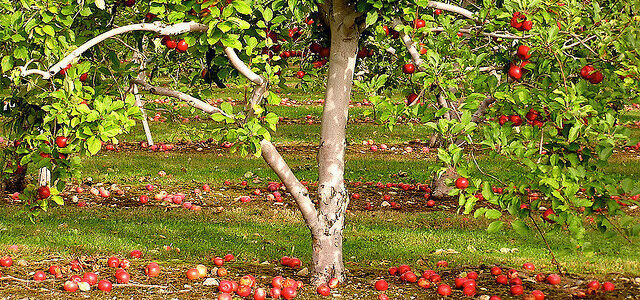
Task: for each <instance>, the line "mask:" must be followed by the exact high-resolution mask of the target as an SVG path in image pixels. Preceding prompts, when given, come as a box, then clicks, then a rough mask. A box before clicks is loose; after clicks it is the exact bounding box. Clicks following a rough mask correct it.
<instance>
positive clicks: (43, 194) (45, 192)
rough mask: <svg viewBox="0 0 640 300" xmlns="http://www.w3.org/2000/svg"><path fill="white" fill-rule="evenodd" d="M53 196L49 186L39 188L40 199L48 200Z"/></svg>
mask: <svg viewBox="0 0 640 300" xmlns="http://www.w3.org/2000/svg"><path fill="white" fill-rule="evenodd" d="M49 196H51V190H50V189H49V187H48V186H41V187H39V188H38V199H47V198H49Z"/></svg>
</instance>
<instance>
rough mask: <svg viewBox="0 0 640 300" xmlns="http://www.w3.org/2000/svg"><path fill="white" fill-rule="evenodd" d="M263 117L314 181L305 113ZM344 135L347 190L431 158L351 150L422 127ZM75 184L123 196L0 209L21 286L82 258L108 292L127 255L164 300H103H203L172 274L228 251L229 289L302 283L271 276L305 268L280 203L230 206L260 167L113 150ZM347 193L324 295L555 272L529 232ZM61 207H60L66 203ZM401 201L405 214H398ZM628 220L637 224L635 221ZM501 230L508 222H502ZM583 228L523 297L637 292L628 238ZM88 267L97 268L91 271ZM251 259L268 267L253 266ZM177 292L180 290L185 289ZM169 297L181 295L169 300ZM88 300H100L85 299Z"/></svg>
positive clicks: (18, 290) (505, 167) (624, 161)
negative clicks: (336, 283)
mask: <svg viewBox="0 0 640 300" xmlns="http://www.w3.org/2000/svg"><path fill="white" fill-rule="evenodd" d="M225 93H229V92H225ZM231 94H233V93H231ZM231 94H223V95H221V96H220V97H227V96H229V95H231ZM291 98H292V99H294V100H315V99H320V98H321V96H320V95H312V96H311V97H310V98H309V97H307V96H306V95H304V94H301V93H299V92H295V91H294V93H293V94H292V95H291ZM367 109H370V108H361V107H356V108H353V109H352V114H351V116H352V120H362V119H363V112H364V111H365V110H367ZM277 110H278V113H279V114H280V115H283V116H287V117H289V118H291V119H293V120H298V121H297V123H301V124H288V125H280V126H279V131H278V133H277V135H276V137H275V138H274V139H275V141H277V142H278V145H280V147H281V148H282V147H284V149H282V150H283V156H284V157H285V159H286V160H287V161H288V162H289V163H290V164H291V166H292V168H293V169H294V171H295V172H296V174H297V175H298V177H299V178H301V179H303V180H308V181H314V180H316V177H315V176H317V175H315V174H317V173H316V163H315V153H314V151H315V145H316V144H317V141H318V139H319V129H320V127H319V125H318V124H317V120H319V116H320V112H321V108H320V107H319V106H318V105H311V104H307V105H303V106H297V107H281V108H277ZM307 115H311V119H312V120H315V121H316V122H315V123H314V124H311V125H306V124H304V123H305V122H306V120H307V118H306V116H307ZM635 120H640V113H638V112H637V111H635V112H628V113H627V114H626V115H625V116H624V117H623V121H624V122H627V121H635ZM197 128H198V122H195V121H191V122H188V123H179V122H174V121H171V120H169V121H167V122H165V123H160V122H152V123H151V129H152V132H153V135H154V139H155V140H156V141H159V142H176V141H178V140H186V139H191V138H193V139H196V140H199V139H204V138H206V136H205V137H204V138H199V137H198V138H195V137H191V136H190V135H189V133H193V132H197V131H198V130H199V129H197ZM632 130H633V131H632V132H633V133H632V134H633V135H634V136H640V134H639V133H640V130H638V128H633V129H632ZM348 132H349V133H348V137H347V139H348V142H349V143H350V144H352V146H350V149H349V151H348V153H347V167H346V177H347V179H348V180H350V181H360V180H361V181H381V182H385V183H386V182H422V183H424V182H428V180H429V179H430V178H431V174H430V173H429V172H428V171H427V170H428V168H429V167H430V166H432V165H433V164H434V163H435V159H434V158H433V154H421V153H417V152H419V151H418V150H419V148H416V147H414V150H416V151H415V152H414V153H412V154H406V153H400V152H395V153H392V152H390V151H383V152H376V153H373V152H371V151H368V150H367V149H366V147H363V146H357V145H358V144H360V143H361V141H362V140H366V139H373V140H374V141H376V142H377V143H387V144H389V145H395V146H398V147H404V146H406V145H408V143H407V142H409V141H414V140H415V139H420V140H426V139H427V138H428V137H429V131H428V130H426V128H425V127H424V126H413V127H411V126H410V125H400V126H397V127H396V128H395V130H394V131H393V132H388V131H386V130H385V129H384V127H383V126H380V125H376V124H373V123H370V122H365V123H362V122H355V123H353V124H350V125H349V127H348ZM143 139H144V134H143V132H142V130H141V126H138V127H136V128H135V129H134V130H133V132H132V133H130V134H128V135H126V136H125V137H123V138H122V139H121V140H122V141H123V142H125V141H126V142H129V143H134V142H138V141H142V140H143ZM479 164H480V165H481V167H482V168H483V169H485V170H487V171H489V172H491V173H494V174H495V173H498V172H500V173H501V176H502V177H505V178H511V179H514V180H516V181H517V180H519V179H521V178H522V176H521V172H522V171H521V170H520V169H518V167H517V166H515V165H512V164H509V163H508V162H506V161H502V160H491V159H487V158H482V157H481V158H480V159H479ZM607 170H608V171H609V172H610V174H611V176H622V175H624V176H630V177H631V178H634V179H636V180H638V179H640V164H639V163H638V154H637V153H633V152H626V153H624V154H617V155H615V156H614V157H613V159H612V162H611V164H610V165H609V166H608V169H607ZM159 171H165V172H166V173H167V176H165V177H159V176H158V172H159ZM247 172H251V174H247ZM83 175H84V176H85V178H86V177H92V178H93V180H94V182H104V183H105V184H107V183H108V184H111V183H115V184H118V185H120V186H124V187H125V190H126V193H125V195H124V196H123V197H115V196H112V198H111V199H110V200H109V201H107V202H104V201H101V200H98V199H95V198H91V197H90V196H89V195H88V193H86V195H83V196H82V199H83V200H84V199H86V200H88V201H90V205H89V206H88V207H85V208H78V207H73V206H70V207H69V206H67V207H55V208H52V209H51V210H50V211H49V212H48V213H46V214H42V216H41V219H40V220H39V221H38V222H37V223H35V224H33V223H31V222H30V221H29V220H28V219H27V218H26V217H25V216H24V215H21V214H19V213H18V210H19V207H18V206H16V205H9V204H6V202H2V203H1V204H0V209H2V211H3V212H4V214H2V215H0V245H5V246H0V254H6V253H8V251H7V249H6V246H8V245H13V244H16V245H19V246H20V251H19V252H18V253H13V254H12V256H14V261H16V260H17V259H26V260H27V261H28V263H29V265H28V266H27V267H16V266H14V267H12V268H9V269H2V270H0V271H2V272H4V273H5V274H9V275H12V276H15V277H19V278H29V277H30V276H29V275H28V272H33V271H35V270H37V269H46V268H48V266H49V265H51V264H53V263H54V262H55V263H57V264H61V265H64V264H66V263H68V262H69V261H70V260H71V259H72V258H77V257H78V256H80V255H88V256H90V258H86V259H85V261H87V262H88V265H89V266H92V267H93V266H95V268H97V271H98V272H100V273H101V274H102V275H100V277H101V278H102V277H106V278H108V279H110V280H111V281H114V280H113V274H112V273H113V270H108V269H106V268H105V267H104V266H105V262H104V260H105V259H106V258H107V257H109V256H111V255H114V254H118V255H120V256H125V255H126V254H127V253H128V252H129V251H130V250H132V249H140V250H142V251H143V253H144V254H145V258H144V259H142V260H133V261H132V262H133V265H134V266H135V268H134V270H132V271H131V274H132V278H133V280H134V281H135V282H139V283H147V284H157V285H167V286H168V287H167V289H166V293H168V294H162V293H159V292H158V289H149V290H146V289H140V288H136V287H119V288H116V291H117V292H116V293H115V294H114V295H117V296H122V297H157V298H164V297H180V298H183V297H184V298H189V297H192V298H199V297H201V296H202V295H209V296H212V295H213V292H214V288H212V287H204V286H202V285H201V282H198V283H195V284H194V283H189V282H187V280H186V278H185V276H184V271H185V270H186V269H188V268H189V267H193V266H194V265H195V264H198V263H205V264H207V265H208V266H212V264H211V262H210V258H211V257H213V256H222V255H224V254H226V253H233V254H235V255H236V257H237V258H238V261H237V262H235V263H233V264H231V265H230V266H229V270H230V271H231V272H230V274H231V275H232V278H236V277H235V276H237V275H239V276H242V275H244V274H247V273H252V274H254V275H256V277H258V281H259V282H260V285H261V286H265V285H266V282H267V280H270V278H271V277H272V276H275V275H276V274H282V275H286V276H293V277H295V278H297V279H302V280H303V281H306V282H308V281H307V279H308V277H304V276H302V277H301V276H297V275H295V271H293V270H290V269H286V268H285V269H282V268H281V267H279V266H278V264H277V260H278V259H279V258H280V257H282V256H283V255H290V256H296V257H299V258H301V259H302V261H303V263H304V265H305V266H308V265H309V262H310V258H311V253H310V250H311V248H310V242H311V240H310V238H309V236H308V230H307V229H306V227H305V226H304V224H303V222H302V218H301V216H300V214H299V212H298V211H297V210H296V209H295V208H294V205H293V203H292V202H291V199H289V197H285V204H284V205H281V206H277V205H273V204H272V203H270V202H268V201H267V200H266V199H265V197H264V196H260V197H255V196H254V197H253V198H254V200H253V201H252V202H250V203H246V204H241V203H239V202H237V201H234V200H233V199H234V198H235V197H236V196H238V195H241V194H248V193H249V192H250V191H251V190H252V189H254V188H256V187H262V188H264V182H266V181H268V180H275V179H276V176H275V175H274V174H273V173H272V171H271V170H270V169H269V168H268V166H267V165H266V164H265V163H264V162H263V161H262V160H261V159H257V158H252V157H247V158H241V157H238V156H237V155H235V154H230V153H228V152H227V151H225V150H222V149H220V148H211V149H204V150H203V151H193V150H189V151H171V152H166V153H158V152H146V151H142V150H131V151H124V150H123V151H121V152H101V153H100V154H99V155H98V156H96V157H92V158H87V159H85V160H84V170H83ZM245 175H248V176H249V175H250V176H249V177H251V178H256V177H257V178H259V179H260V180H261V183H255V184H254V183H250V186H251V188H250V189H249V188H247V189H246V190H242V189H239V188H238V187H237V183H238V182H239V181H240V180H241V178H244V176H245ZM226 179H229V180H232V181H233V182H234V187H233V188H224V187H223V185H222V181H224V180H226ZM147 182H149V183H153V184H155V185H158V186H159V188H160V189H166V190H169V191H171V192H179V191H182V192H184V193H185V194H187V200H188V201H191V200H193V199H196V197H195V195H194V194H193V189H194V188H196V187H199V186H200V185H201V184H202V183H209V184H210V185H212V187H213V192H212V193H209V194H207V195H206V197H205V198H203V199H197V201H198V202H201V203H203V204H207V205H205V206H204V209H203V211H201V212H190V211H187V210H184V209H181V208H175V207H164V206H160V205H158V204H157V203H154V204H153V205H148V206H143V207H140V206H138V205H137V204H136V202H135V201H134V199H137V196H138V195H139V194H142V193H144V191H143V190H142V186H143V184H146V183H147ZM350 190H351V191H352V192H358V193H360V194H362V198H363V199H361V200H359V201H356V200H354V201H353V205H352V206H351V207H350V212H349V215H348V217H347V220H348V221H347V222H348V223H347V227H346V232H345V245H344V247H345V249H344V251H345V261H346V264H347V267H348V269H349V270H350V272H351V276H350V277H349V280H350V282H348V284H347V285H346V286H345V287H344V288H341V289H338V291H337V292H338V293H341V294H342V295H343V296H345V297H346V298H347V299H351V298H374V296H375V295H376V294H375V293H374V291H373V289H372V288H371V284H370V282H371V281H372V280H374V279H375V278H379V277H384V278H386V279H387V280H388V281H389V283H390V290H389V292H388V294H389V295H390V296H392V297H399V298H409V297H410V296H417V297H419V298H433V297H435V291H434V290H433V289H431V290H427V291H425V290H422V289H418V288H417V286H415V285H414V284H401V283H399V282H398V280H397V279H394V278H390V276H388V275H387V274H386V271H385V270H386V269H387V268H388V267H390V266H393V265H398V264H402V263H406V264H409V265H412V266H413V267H414V268H416V269H428V268H435V262H436V261H438V260H447V261H449V263H450V267H449V268H446V269H444V270H439V273H440V274H441V275H442V276H443V279H444V281H445V283H448V284H452V281H453V278H454V277H455V276H457V274H458V273H459V272H460V271H470V270H475V271H478V272H479V273H480V279H479V287H481V288H484V287H486V288H488V289H489V291H486V292H485V291H482V290H479V293H478V294H479V295H482V294H498V295H501V296H506V295H507V294H508V290H507V287H504V286H498V285H497V284H495V282H494V281H493V279H492V278H491V276H490V275H489V274H488V267H490V266H492V265H494V264H499V265H501V266H504V267H506V268H511V267H513V268H516V269H519V270H520V269H521V266H522V264H523V263H524V262H532V263H534V264H535V265H536V267H537V270H536V271H540V272H545V273H550V272H555V270H554V268H553V266H552V265H551V264H550V262H549V258H548V255H547V249H546V246H545V244H544V243H543V242H542V240H541V239H540V238H539V237H538V236H536V235H529V236H520V235H518V234H516V233H515V232H513V231H510V230H506V231H502V232H499V233H495V234H489V233H487V232H486V230H485V228H486V226H487V224H488V221H486V220H476V219H473V218H472V217H471V216H464V215H458V214H455V210H456V208H455V207H454V205H451V203H439V204H438V206H437V207H436V208H433V209H420V208H419V206H420V202H419V199H420V198H421V197H420V195H419V194H417V193H414V194H411V195H409V194H403V193H402V192H399V193H398V195H395V196H393V198H392V199H393V201H398V202H399V203H401V204H402V207H403V209H401V210H400V211H393V210H390V209H388V208H377V209H375V210H374V211H371V212H369V211H364V210H363V209H362V203H363V202H364V201H365V200H366V201H371V202H373V203H374V205H375V206H376V207H379V205H380V202H382V199H381V196H380V194H378V191H377V190H376V189H367V188H363V187H359V188H354V187H350ZM147 194H149V193H147ZM67 201H68V202H71V201H69V199H67ZM92 202H95V203H92ZM152 202H153V201H152ZM411 202H416V204H414V205H413V206H412V204H411ZM220 207H222V208H223V209H220ZM632 213H633V215H635V216H636V217H634V218H635V220H636V222H637V221H638V219H639V218H638V217H637V215H638V211H637V210H636V211H634V212H632ZM503 220H504V221H507V222H509V221H511V220H510V219H509V218H506V217H505V218H503ZM507 227H508V226H507ZM588 228H589V231H588V233H587V237H586V239H585V241H587V242H588V244H585V245H584V247H583V248H580V249H577V248H576V246H575V245H574V244H573V243H572V241H571V240H570V237H569V235H567V234H566V233H564V232H550V233H549V234H548V239H549V242H550V246H551V247H552V249H553V250H554V252H555V254H556V256H557V257H558V260H559V261H560V262H561V263H562V264H563V266H564V267H566V269H567V271H568V272H569V275H567V276H566V277H564V278H563V283H566V284H563V285H561V286H558V287H552V286H550V285H547V284H536V283H533V282H528V281H526V280H525V292H530V291H531V290H533V289H541V290H543V291H544V292H545V294H547V295H551V296H555V297H553V298H566V297H568V296H567V295H568V294H569V293H570V292H571V289H572V288H573V287H576V286H577V287H581V288H584V286H585V283H584V282H580V281H579V280H583V279H592V278H593V279H600V280H613V281H614V282H615V283H616V285H617V286H618V287H619V290H618V291H617V292H616V293H613V294H608V296H611V297H621V296H622V295H637V294H640V280H638V282H637V283H633V281H631V282H628V281H625V280H634V279H635V278H636V277H638V276H640V252H638V251H637V249H638V246H639V242H640V239H639V238H637V237H635V238H632V242H633V243H632V244H629V243H627V242H626V241H625V240H624V239H623V238H622V237H613V238H610V239H608V238H604V235H603V234H600V233H597V232H595V231H594V230H593V229H592V228H593V227H592V226H588ZM545 229H547V228H545ZM164 246H171V247H173V248H174V249H175V248H179V249H180V252H177V251H175V250H172V251H167V250H165V249H164ZM502 248H516V249H517V251H515V252H509V253H503V252H500V249H502ZM439 249H453V250H455V252H457V253H449V254H446V253H440V251H438V250H439ZM91 257H93V258H97V259H98V261H97V262H95V259H92V258H91ZM51 259H54V261H51ZM55 259H60V261H57V260H55ZM150 260H154V261H158V262H159V263H160V264H161V265H162V267H163V276H161V277H160V278H156V279H147V278H146V276H144V275H143V273H142V271H141V270H140V269H141V268H140V266H142V265H144V264H146V262H148V261H150ZM264 262H269V263H270V264H269V265H265V264H263V263H264ZM530 275H531V274H530ZM260 276H265V277H269V278H260ZM67 277H68V276H67ZM525 278H526V275H525ZM525 278H523V279H525ZM576 279H577V280H578V281H576ZM184 284H189V285H190V286H191V287H190V288H185V286H184ZM61 285H62V282H61V281H60V280H58V281H54V280H52V279H49V280H48V281H45V282H44V283H30V284H29V285H28V286H27V285H25V284H23V283H20V282H14V281H8V280H0V295H9V294H20V295H25V296H29V295H30V296H38V297H42V295H44V294H43V293H51V295H52V296H53V297H55V296H60V293H61V292H60V291H59V290H60V287H61ZM181 290H190V291H191V292H180V291H181ZM141 293H144V294H141ZM89 294H91V295H100V293H99V292H95V291H94V292H90V293H89ZM78 295H80V294H78ZM312 295H315V292H314V291H313V290H312V289H310V288H306V289H304V290H303V292H302V293H301V296H300V297H299V298H301V299H312V298H315V296H312ZM454 296H457V297H459V296H461V293H460V292H459V291H455V292H454Z"/></svg>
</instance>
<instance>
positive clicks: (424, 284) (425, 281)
mask: <svg viewBox="0 0 640 300" xmlns="http://www.w3.org/2000/svg"><path fill="white" fill-rule="evenodd" d="M418 286H419V287H421V288H424V289H428V288H430V287H431V282H430V281H429V280H428V279H426V278H423V277H420V279H418Z"/></svg>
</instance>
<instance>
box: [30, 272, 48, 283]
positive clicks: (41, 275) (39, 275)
mask: <svg viewBox="0 0 640 300" xmlns="http://www.w3.org/2000/svg"><path fill="white" fill-rule="evenodd" d="M46 278H47V274H45V273H44V272H42V271H36V273H35V274H33V280H35V281H43V280H45V279H46Z"/></svg>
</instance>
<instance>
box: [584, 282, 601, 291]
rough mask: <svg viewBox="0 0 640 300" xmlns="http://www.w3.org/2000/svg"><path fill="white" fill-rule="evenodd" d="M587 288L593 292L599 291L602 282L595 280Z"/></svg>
mask: <svg viewBox="0 0 640 300" xmlns="http://www.w3.org/2000/svg"><path fill="white" fill-rule="evenodd" d="M587 288H589V289H590V290H593V291H597V290H599V289H600V282H599V281H597V280H593V281H591V282H589V283H588V284H587Z"/></svg>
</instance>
